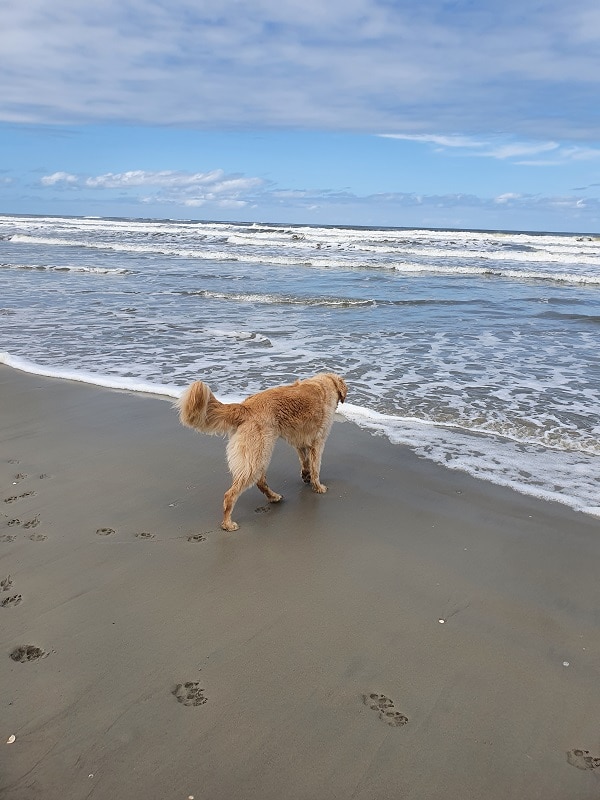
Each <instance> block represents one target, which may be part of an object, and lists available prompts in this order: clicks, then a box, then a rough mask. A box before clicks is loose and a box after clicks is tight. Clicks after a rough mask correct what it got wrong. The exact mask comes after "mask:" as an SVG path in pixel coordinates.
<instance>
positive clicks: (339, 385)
mask: <svg viewBox="0 0 600 800" xmlns="http://www.w3.org/2000/svg"><path fill="white" fill-rule="evenodd" d="M326 376H327V377H328V378H329V380H330V381H332V382H333V385H334V386H335V390H336V392H337V396H338V402H340V403H343V402H344V400H345V399H346V395H347V394H348V387H347V386H346V381H345V380H344V379H343V378H340V376H339V375H336V374H335V373H334V372H328V373H326Z"/></svg>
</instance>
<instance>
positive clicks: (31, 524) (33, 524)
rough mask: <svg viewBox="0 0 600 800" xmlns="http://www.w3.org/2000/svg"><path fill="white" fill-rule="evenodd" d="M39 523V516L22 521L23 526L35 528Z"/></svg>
mask: <svg viewBox="0 0 600 800" xmlns="http://www.w3.org/2000/svg"><path fill="white" fill-rule="evenodd" d="M39 524H40V518H39V516H37V517H34V518H33V519H30V520H29V521H28V522H24V523H23V527H24V528H37V526H38V525H39Z"/></svg>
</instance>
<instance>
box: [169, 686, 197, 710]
mask: <svg viewBox="0 0 600 800" xmlns="http://www.w3.org/2000/svg"><path fill="white" fill-rule="evenodd" d="M171 694H173V695H175V697H176V698H177V702H178V703H183V705H184V706H202V705H204V703H206V697H205V696H204V689H202V687H201V686H200V684H199V683H198V681H188V682H187V683H178V684H177V686H176V687H175V688H174V689H173V691H172V692H171Z"/></svg>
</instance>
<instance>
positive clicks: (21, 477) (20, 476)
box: [13, 472, 27, 484]
mask: <svg viewBox="0 0 600 800" xmlns="http://www.w3.org/2000/svg"><path fill="white" fill-rule="evenodd" d="M26 477H27V475H24V474H23V473H22V472H17V474H16V475H15V476H14V477H13V484H15V483H21V481H24V480H25V478H26Z"/></svg>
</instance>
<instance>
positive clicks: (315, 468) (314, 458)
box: [308, 444, 327, 494]
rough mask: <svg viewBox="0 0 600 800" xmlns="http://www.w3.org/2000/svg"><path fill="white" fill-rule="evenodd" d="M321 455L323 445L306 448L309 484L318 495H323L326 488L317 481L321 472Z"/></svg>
mask: <svg viewBox="0 0 600 800" xmlns="http://www.w3.org/2000/svg"><path fill="white" fill-rule="evenodd" d="M322 455H323V445H322V444H321V445H315V446H313V447H309V448H308V463H309V469H310V482H311V485H312V488H313V491H315V492H317V493H318V494H325V492H326V491H327V487H326V486H325V484H323V483H321V481H320V480H319V475H320V472H321V456H322Z"/></svg>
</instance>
